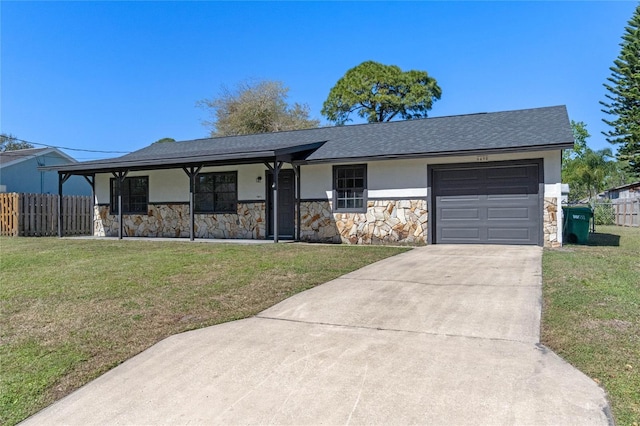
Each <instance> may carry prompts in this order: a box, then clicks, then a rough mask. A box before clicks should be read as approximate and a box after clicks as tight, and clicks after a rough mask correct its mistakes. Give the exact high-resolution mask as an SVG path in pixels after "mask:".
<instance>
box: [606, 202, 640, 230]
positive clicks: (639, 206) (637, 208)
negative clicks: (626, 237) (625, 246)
mask: <svg viewBox="0 0 640 426" xmlns="http://www.w3.org/2000/svg"><path fill="white" fill-rule="evenodd" d="M611 205H612V206H613V215H614V221H615V224H616V225H618V226H638V224H639V219H640V198H618V199H616V200H613V201H612V202H611Z"/></svg>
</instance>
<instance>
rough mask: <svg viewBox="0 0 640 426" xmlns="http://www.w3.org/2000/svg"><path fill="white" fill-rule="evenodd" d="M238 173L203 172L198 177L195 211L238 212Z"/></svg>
mask: <svg viewBox="0 0 640 426" xmlns="http://www.w3.org/2000/svg"><path fill="white" fill-rule="evenodd" d="M237 183H238V173H237V172H224V173H203V174H199V175H198V176H197V177H196V185H195V188H194V194H193V198H194V209H193V210H194V211H195V212H198V213H237V212H238V207H237V204H238V184H237Z"/></svg>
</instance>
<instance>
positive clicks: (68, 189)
mask: <svg viewBox="0 0 640 426" xmlns="http://www.w3.org/2000/svg"><path fill="white" fill-rule="evenodd" d="M76 163H77V161H76V160H75V159H74V158H72V157H70V156H68V155H67V154H65V153H64V152H62V151H60V150H59V149H57V148H29V149H18V150H14V151H4V152H0V192H18V193H28V194H57V193H58V174H57V173H55V172H54V171H48V170H44V169H40V167H44V166H58V165H63V166H64V165H69V164H76ZM65 193H66V194H67V195H86V196H88V195H91V185H89V183H88V182H87V181H86V180H85V179H84V178H83V177H82V176H74V177H73V178H72V179H70V180H69V181H68V182H67V184H66V185H65Z"/></svg>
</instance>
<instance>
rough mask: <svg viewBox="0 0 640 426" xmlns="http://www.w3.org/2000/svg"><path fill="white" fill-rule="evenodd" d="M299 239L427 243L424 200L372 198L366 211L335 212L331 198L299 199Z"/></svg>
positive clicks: (363, 242) (349, 242) (334, 241)
mask: <svg viewBox="0 0 640 426" xmlns="http://www.w3.org/2000/svg"><path fill="white" fill-rule="evenodd" d="M300 216H301V228H300V239H301V240H302V241H313V242H333V243H340V242H342V243H346V244H385V243H389V244H391V243H406V244H425V243H426V242H427V202H426V200H400V201H394V200H372V201H369V202H368V203H367V212H366V213H334V212H333V211H332V210H331V202H330V201H302V202H301V205H300Z"/></svg>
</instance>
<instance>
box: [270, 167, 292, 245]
mask: <svg viewBox="0 0 640 426" xmlns="http://www.w3.org/2000/svg"><path fill="white" fill-rule="evenodd" d="M267 211H268V215H269V217H268V222H267V223H268V228H267V233H268V235H269V237H273V219H274V218H273V172H267ZM294 231H295V175H294V173H293V170H280V173H279V174H278V237H279V238H293V236H294Z"/></svg>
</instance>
